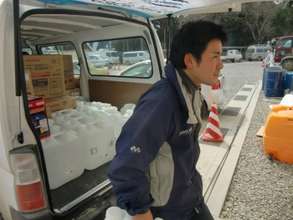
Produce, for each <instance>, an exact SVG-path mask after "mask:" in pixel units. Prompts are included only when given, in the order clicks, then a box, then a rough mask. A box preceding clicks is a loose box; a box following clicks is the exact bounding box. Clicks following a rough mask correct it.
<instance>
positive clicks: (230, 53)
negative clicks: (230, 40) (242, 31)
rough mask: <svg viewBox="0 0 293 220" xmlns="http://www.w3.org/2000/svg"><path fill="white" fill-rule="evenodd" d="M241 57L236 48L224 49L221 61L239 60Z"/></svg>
mask: <svg viewBox="0 0 293 220" xmlns="http://www.w3.org/2000/svg"><path fill="white" fill-rule="evenodd" d="M242 58H243V57H242V54H241V53H240V51H239V50H236V49H232V50H225V51H223V54H222V56H221V59H222V61H231V62H232V63H234V62H240V61H241V60H242Z"/></svg>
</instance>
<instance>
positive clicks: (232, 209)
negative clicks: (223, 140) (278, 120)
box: [220, 93, 293, 220]
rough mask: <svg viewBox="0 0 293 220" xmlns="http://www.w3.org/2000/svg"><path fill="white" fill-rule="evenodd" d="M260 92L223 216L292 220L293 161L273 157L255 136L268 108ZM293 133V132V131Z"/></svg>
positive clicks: (261, 219)
mask: <svg viewBox="0 0 293 220" xmlns="http://www.w3.org/2000/svg"><path fill="white" fill-rule="evenodd" d="M269 104H271V103H269V102H268V101H265V100H264V96H263V94H262V93H261V94H260V97H259V100H258V103H257V106H256V109H255V112H254V115H253V118H252V121H251V124H250V127H249V130H248V133H247V136H246V139H245V142H244V144H243V147H242V150H241V153H240V157H239V161H238V165H237V167H236V170H235V173H234V176H233V179H232V183H231V185H230V188H229V192H228V194H227V197H226V201H225V204H224V207H223V209H222V212H221V216H220V217H221V218H223V219H231V220H244V219H245V220H246V219H247V220H248V219H249V220H254V219H255V220H293V165H288V164H282V163H280V162H277V161H270V160H269V159H268V158H267V157H266V156H265V155H264V154H263V151H262V146H263V145H262V138H260V137H256V133H257V131H258V130H259V128H260V127H261V126H262V125H263V124H264V121H265V119H266V116H267V114H268V112H269ZM292 135H293V134H292Z"/></svg>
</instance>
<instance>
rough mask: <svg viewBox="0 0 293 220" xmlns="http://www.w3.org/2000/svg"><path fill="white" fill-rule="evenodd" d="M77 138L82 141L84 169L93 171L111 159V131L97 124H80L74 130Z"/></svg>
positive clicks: (107, 127)
mask: <svg viewBox="0 0 293 220" xmlns="http://www.w3.org/2000/svg"><path fill="white" fill-rule="evenodd" d="M76 132H77V136H78V139H79V140H80V141H82V143H83V145H82V148H83V151H84V155H85V159H84V161H85V169H87V170H93V169H96V168H97V167H99V166H101V165H103V164H104V163H106V162H108V161H109V160H111V159H112V158H113V156H114V155H113V154H114V152H113V149H112V144H113V138H114V132H113V129H112V128H111V127H109V126H100V125H98V124H97V123H95V124H93V123H89V124H80V126H79V127H77V128H76Z"/></svg>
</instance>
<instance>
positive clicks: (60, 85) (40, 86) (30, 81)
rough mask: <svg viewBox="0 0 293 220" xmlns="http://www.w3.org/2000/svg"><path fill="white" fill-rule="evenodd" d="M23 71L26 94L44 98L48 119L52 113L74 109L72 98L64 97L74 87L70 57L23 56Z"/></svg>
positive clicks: (74, 103) (74, 104) (74, 81)
mask: <svg viewBox="0 0 293 220" xmlns="http://www.w3.org/2000/svg"><path fill="white" fill-rule="evenodd" d="M24 69H25V75H26V77H25V78H26V86H27V92H28V94H29V95H31V96H37V97H43V98H44V100H45V105H46V112H47V116H48V117H51V114H52V112H55V111H59V110H63V109H68V108H75V106H76V102H75V99H74V97H72V96H69V95H66V94H69V93H68V92H66V91H67V90H72V89H75V86H76V80H75V78H74V75H73V64H72V58H71V56H70V55H32V56H24Z"/></svg>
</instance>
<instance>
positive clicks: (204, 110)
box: [201, 101, 210, 119]
mask: <svg viewBox="0 0 293 220" xmlns="http://www.w3.org/2000/svg"><path fill="white" fill-rule="evenodd" d="M209 113H210V112H209V109H208V105H207V103H206V101H204V102H203V103H202V105H201V118H202V119H207V118H208V116H209Z"/></svg>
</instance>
